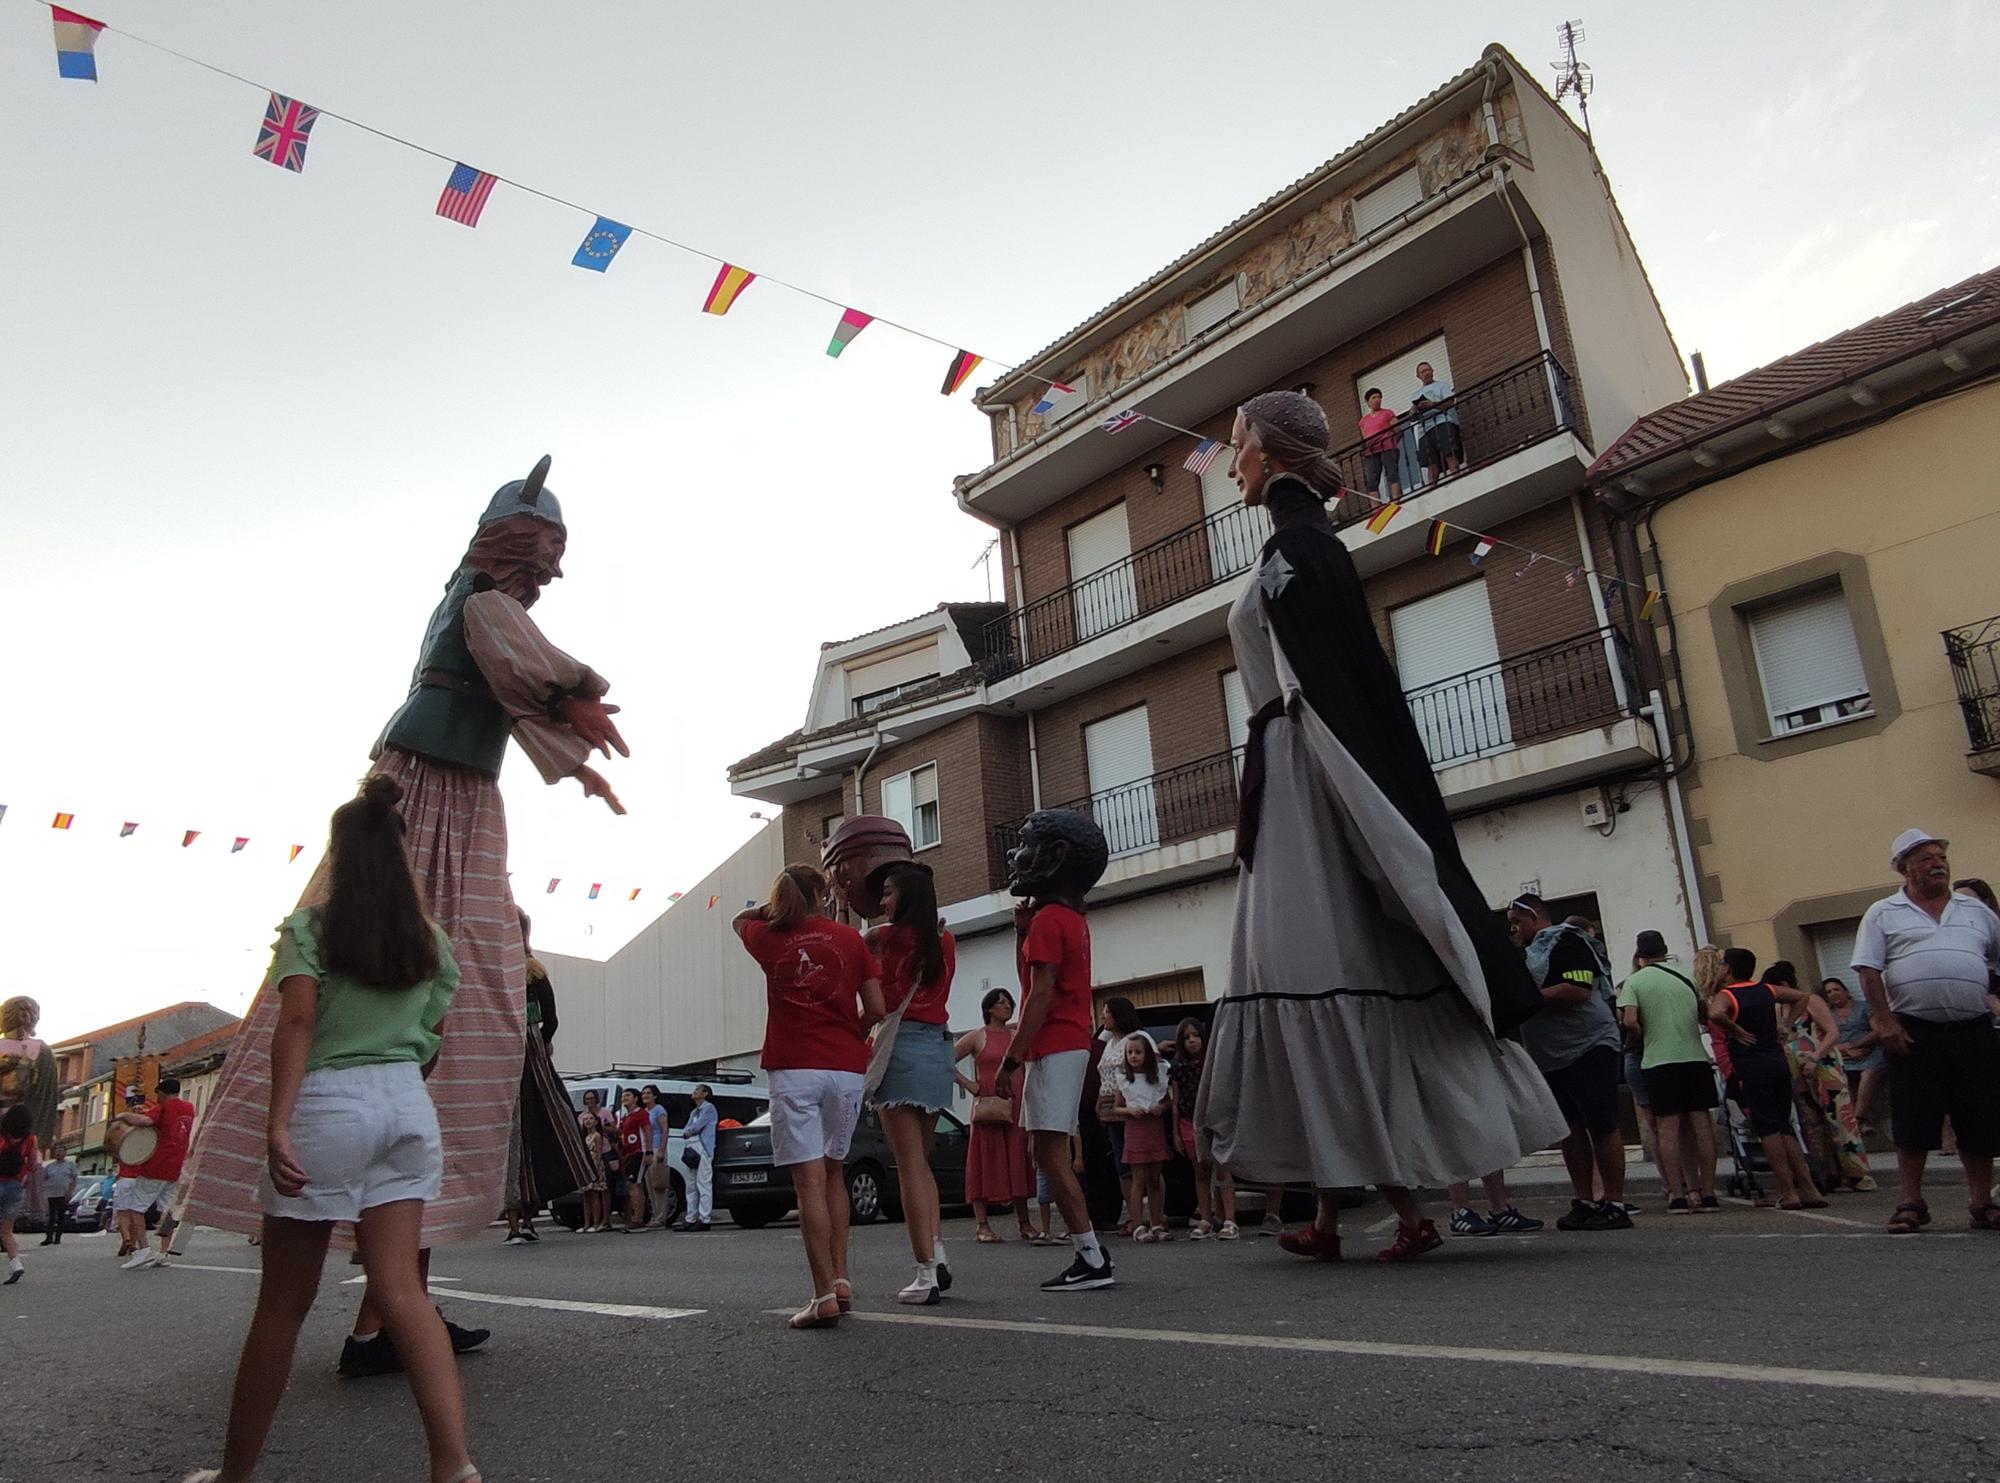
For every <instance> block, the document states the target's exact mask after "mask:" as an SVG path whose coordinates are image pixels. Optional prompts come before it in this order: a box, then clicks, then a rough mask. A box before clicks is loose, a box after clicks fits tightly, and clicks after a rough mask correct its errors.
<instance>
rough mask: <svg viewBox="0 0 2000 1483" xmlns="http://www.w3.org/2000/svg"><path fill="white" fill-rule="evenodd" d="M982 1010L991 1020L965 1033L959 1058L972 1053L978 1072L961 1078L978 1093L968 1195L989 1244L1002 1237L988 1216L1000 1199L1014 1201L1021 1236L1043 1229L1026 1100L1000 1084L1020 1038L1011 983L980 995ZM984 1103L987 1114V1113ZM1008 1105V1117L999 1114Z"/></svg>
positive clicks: (956, 1050)
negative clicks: (1035, 1212) (1000, 1089)
mask: <svg viewBox="0 0 2000 1483" xmlns="http://www.w3.org/2000/svg"><path fill="white" fill-rule="evenodd" d="M979 1012H980V1014H981V1015H982V1016H984V1018H985V1023H984V1024H982V1025H981V1026H980V1027H979V1028H978V1029H977V1030H970V1031H967V1032H966V1033H965V1034H963V1035H961V1036H959V1037H958V1044H957V1045H956V1046H954V1047H953V1052H954V1055H955V1057H956V1059H958V1060H960V1061H963V1060H965V1059H967V1058H968V1057H970V1058H971V1060H972V1063H973V1074H974V1076H975V1077H976V1078H977V1080H975V1081H967V1080H966V1079H965V1077H963V1076H960V1077H958V1084H959V1085H960V1086H961V1087H963V1088H965V1090H966V1091H967V1092H968V1093H970V1094H971V1096H972V1098H973V1103H972V1139H971V1143H970V1145H969V1146H968V1147H967V1149H966V1153H965V1198H966V1199H967V1200H969V1201H970V1202H971V1204H972V1213H973V1214H974V1215H975V1216H977V1217H978V1218H979V1229H978V1233H977V1236H976V1238H975V1239H977V1240H979V1241H981V1242H983V1243H986V1244H989V1245H990V1244H992V1243H993V1242H995V1241H998V1240H999V1239H1000V1236H999V1234H998V1233H997V1232H995V1231H994V1229H993V1227H992V1225H991V1224H990V1223H989V1221H988V1211H989V1209H990V1208H991V1207H992V1206H994V1205H1005V1204H1008V1203H1012V1205H1013V1207H1014V1216H1015V1219H1016V1220H1017V1221H1018V1222H1019V1223H1020V1227H1021V1239H1022V1240H1023V1241H1032V1240H1034V1239H1035V1237H1036V1235H1037V1234H1038V1232H1037V1231H1036V1230H1035V1228H1034V1226H1033V1225H1031V1224H1030V1223H1029V1220H1028V1202H1029V1201H1030V1200H1032V1199H1033V1198H1034V1194H1035V1165H1034V1160H1033V1158H1032V1156H1031V1155H1030V1154H1029V1152H1028V1135H1027V1134H1026V1133H1024V1132H1022V1131H1021V1106H1020V1102H1019V1100H1018V1098H1005V1097H1000V1096H997V1095H996V1093H995V1090H994V1084H995V1081H996V1080H997V1079H998V1077H999V1075H1000V1063H1001V1062H1002V1061H1004V1060H1005V1059H1006V1058H1007V1051H1008V1049H1009V1048H1010V1047H1011V1046H1012V1045H1013V1043H1014V1031H1013V1027H1012V1026H1010V1025H1009V1024H1008V1021H1009V1020H1011V1019H1012V1018H1013V1017H1014V996H1013V995H1012V994H1010V993H1008V992H1007V991H1006V990H1005V989H993V990H991V991H990V992H988V994H987V995H986V997H985V998H984V999H982V1000H980V1001H979ZM982 1105H983V1106H984V1107H985V1108H986V1114H987V1115H986V1117H985V1118H982V1116H981V1108H982ZM1003 1105H1004V1109H1005V1118H1004V1120H1002V1119H1001V1118H1000V1116H999V1114H1000V1112H1001V1110H1002V1106H1003Z"/></svg>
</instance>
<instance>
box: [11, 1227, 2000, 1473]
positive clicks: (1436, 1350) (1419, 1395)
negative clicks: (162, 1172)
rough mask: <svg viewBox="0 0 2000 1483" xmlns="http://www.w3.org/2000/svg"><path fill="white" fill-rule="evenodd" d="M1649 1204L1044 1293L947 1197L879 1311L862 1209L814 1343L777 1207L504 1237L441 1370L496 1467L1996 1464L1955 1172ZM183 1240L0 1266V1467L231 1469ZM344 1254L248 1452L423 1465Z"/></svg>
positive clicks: (239, 1257) (1975, 1281)
mask: <svg viewBox="0 0 2000 1483" xmlns="http://www.w3.org/2000/svg"><path fill="white" fill-rule="evenodd" d="M1645 1198H1646V1199H1647V1200H1648V1202H1649V1203H1650V1204H1651V1206H1653V1207H1654V1208H1653V1209H1652V1210H1649V1212H1648V1213H1647V1214H1644V1215H1642V1216H1641V1217H1640V1228H1639V1229H1637V1230H1634V1231H1631V1232H1610V1233H1603V1234H1574V1235H1565V1234H1560V1233H1556V1232H1554V1231H1550V1232H1547V1233H1544V1234H1541V1235H1536V1236H1521V1237H1498V1238H1493V1239H1487V1240H1477V1241H1474V1240H1455V1241H1451V1242H1449V1243H1448V1244H1447V1246H1446V1248H1445V1250H1443V1251H1442V1252H1439V1253H1437V1254H1435V1255H1434V1256H1431V1257H1428V1258H1425V1259H1424V1260H1423V1261H1422V1262H1420V1263H1415V1264H1411V1265H1409V1266H1403V1267H1383V1266H1378V1265H1377V1264H1376V1263H1374V1262H1373V1261H1372V1260H1368V1259H1367V1258H1368V1257H1369V1255H1370V1254H1371V1253H1372V1251H1373V1249H1374V1248H1376V1247H1377V1246H1379V1245H1381V1244H1382V1243H1383V1242H1384V1241H1386V1239H1387V1232H1386V1230H1384V1231H1376V1232H1371V1231H1370V1230H1369V1227H1370V1226H1371V1225H1373V1224H1375V1223H1376V1222H1378V1221H1380V1220H1382V1219H1383V1218H1384V1216H1385V1214H1386V1212H1385V1211H1384V1210H1383V1209H1382V1207H1381V1206H1380V1205H1379V1204H1376V1205H1373V1206H1370V1207H1367V1208H1365V1209H1362V1210H1358V1211H1352V1212H1349V1215H1348V1232H1349V1241H1348V1247H1349V1260H1348V1261H1346V1262H1344V1263H1342V1264H1340V1265H1339V1266H1324V1265H1315V1264H1310V1263H1306V1262H1303V1261H1300V1260H1298V1259H1296V1258H1293V1257H1289V1256H1287V1255H1285V1254H1284V1253H1283V1252H1281V1251H1279V1250H1278V1249H1277V1247H1276V1245H1275V1244H1274V1243H1273V1242H1272V1241H1271V1240H1269V1239H1267V1238H1246V1239H1245V1240H1243V1241H1241V1242H1238V1243H1235V1244H1234V1245H1225V1244H1221V1243H1213V1242H1206V1243H1196V1242H1189V1241H1186V1240H1184V1239H1183V1240H1177V1241H1175V1242H1174V1243H1172V1244H1171V1245H1167V1246H1134V1245H1132V1244H1131V1243H1129V1242H1116V1243H1114V1244H1115V1246H1116V1257H1117V1259H1118V1263H1119V1278H1120V1282H1119V1285H1118V1286H1117V1287H1116V1288H1115V1289H1112V1290H1110V1291H1106V1292H1097V1293H1071V1294H1061V1295H1044V1294H1042V1293H1040V1292H1038V1291H1037V1290H1036V1284H1037V1282H1038V1281H1039V1280H1040V1279H1042V1278H1043V1277H1046V1276H1048V1275H1051V1274H1052V1273H1053V1272H1055V1271H1056V1270H1058V1269H1059V1268H1060V1267H1061V1266H1062V1265H1063V1263H1064V1260H1065V1259H1066V1258H1065V1254H1064V1253H1063V1252H1061V1251H1059V1250H1057V1249H1054V1248H1049V1249H1039V1248H1031V1247H1027V1246H1024V1245H1022V1244H1020V1243H1019V1242H1018V1241H1016V1240H1013V1239H1010V1240H1008V1242H1007V1243H1006V1244H1005V1245H1002V1246H997V1247H995V1246H975V1245H974V1244H973V1243H972V1241H971V1240H970V1235H971V1225H970V1222H969V1221H965V1220H953V1221H949V1222H947V1227H946V1234H947V1244H948V1251H949V1256H950V1259H951V1263H952V1266H953V1268H954V1271H955V1274H956V1277H957V1283H956V1285H955V1287H954V1289H953V1292H952V1295H951V1297H950V1298H949V1299H948V1300H947V1301H946V1302H945V1303H944V1304H942V1305H940V1306H939V1307H936V1308H932V1309H923V1310H916V1309H899V1308H898V1307H897V1305H896V1304H895V1301H894V1294H895V1289H896V1288H897V1287H899V1286H901V1285H902V1283H903V1282H905V1281H906V1280H907V1279H908V1271H909V1260H908V1247H907V1245H906V1244H905V1239H904V1236H903V1231H902V1228H901V1227H900V1226H895V1225H882V1226H874V1227H870V1228H865V1229H862V1230H859V1231H857V1232H856V1233H855V1244H854V1270H855V1274H856V1279H857V1287H858V1289H859V1291H858V1294H857V1306H858V1309H859V1312H858V1313H857V1315H856V1317H855V1318H854V1319H853V1320H850V1321H848V1322H846V1323H843V1324H842V1325H841V1326H840V1327H839V1328H838V1329H837V1330H833V1331H830V1332H818V1333H806V1334H794V1333H791V1332H788V1331H786V1330H785V1329H784V1327H783V1325H782V1319H781V1318H780V1317H779V1316H777V1312H776V1311H774V1310H788V1309H789V1308H795V1307H796V1306H797V1305H798V1304H799V1303H800V1302H802V1301H803V1300H804V1298H805V1296H806V1289H807V1283H806V1278H805V1275H804V1257H803V1252H802V1251H801V1248H800V1245H799V1240H798V1236H797V1232H796V1230H795V1229H794V1228H792V1227H791V1226H790V1225H789V1224H782V1225H778V1226H773V1227H771V1228H769V1229H766V1230H762V1231H742V1230H736V1229H734V1228H731V1227H728V1226H726V1225H719V1226H718V1227H717V1228H716V1230H715V1231H714V1232H713V1233H711V1234H709V1235H706V1236H687V1235H666V1234H644V1235H635V1236H626V1235H601V1236H578V1235H570V1234H568V1233H565V1232H560V1231H557V1232H552V1233H550V1234H547V1235H545V1237H544V1239H543V1240H542V1242H541V1243H540V1244H539V1245H538V1246H531V1247H502V1246H500V1245H499V1244H498V1235H499V1233H498V1232H496V1233H495V1239H494V1242H493V1243H492V1244H488V1245H485V1246H479V1247H462V1248H454V1249H452V1250H449V1251H444V1252H440V1253H439V1254H438V1258H437V1265H436V1274H437V1276H438V1277H439V1278H440V1279H443V1278H450V1279H455V1280H452V1281H444V1280H440V1281H438V1282H437V1284H436V1290H437V1292H438V1293H439V1294H440V1295H441V1300H442V1301H443V1303H444V1306H445V1310H446V1312H447V1313H449V1314H450V1315H451V1316H452V1317H453V1318H455V1319H457V1320H458V1321H460V1322H463V1323H478V1324H485V1325H490V1326H491V1327H492V1328H493V1329H494V1338H493V1340H492V1342H491V1343H490V1344H489V1345H488V1346H487V1348H486V1349H485V1350H484V1351H482V1352H480V1353H477V1354H473V1355H468V1356H466V1357H465V1359H464V1360H463V1361H462V1362H461V1366H462V1373H463V1375H464V1378H465V1382H466V1387H467V1400H468V1404H469V1406H470V1410H471V1415H472V1421H473V1435H474V1446H473V1455H474V1457H475V1458H477V1459H478V1461H479V1462H480V1463H481V1465H482V1467H483V1468H484V1470H485V1476H486V1477H487V1478H489V1479H493V1480H495V1483H515V1480H529V1479H550V1480H563V1483H577V1480H581V1479H591V1480H596V1479H618V1480H626V1479H650V1478H667V1477H676V1478H677V1477H680V1476H683V1475H685V1476H688V1477H694V1478H702V1479H712V1480H718V1483H733V1480H739V1479H743V1480H748V1479H773V1480H786V1479H795V1478H796V1479H813V1480H830V1479H849V1478H852V1479H863V1478H866V1479H892V1480H900V1479H912V1480H915V1479H924V1480H933V1479H940V1478H979V1477H993V1478H1005V1479H1008V1480H1011V1483H1022V1480H1032V1479H1042V1478H1057V1477H1060V1478H1064V1479H1082V1478H1106V1477H1121V1476H1122V1477H1133V1478H1146V1479H1173V1480H1176V1483H1184V1480H1196V1479H1224V1478H1228V1479H1234V1478H1255V1479H1260V1480H1273V1479H1286V1478H1304V1477H1313V1478H1328V1477H1347V1478H1356V1479H1367V1480H1369V1483H1384V1480H1400V1479H1424V1480H1426V1483H1442V1480H1454V1479H1466V1480H1480V1483H1498V1480H1508V1479H1522V1480H1534V1483H1545V1480H1550V1479H1608V1480H1622V1479H1649V1480H1652V1479H1679V1478H1700V1479H1774V1478H1781V1477H1782V1478H1786V1479H1793V1478H1810V1479H1814V1480H1830V1479H1839V1480H1842V1483H1851V1480H1862V1479H1892V1478H1893V1479H1923V1480H1942V1479H1954V1480H1956V1479H1987V1478H1995V1477H2000V1440H1996V1438H1995V1435H1994V1434H1995V1433H1996V1432H2000V1408H1996V1402H2000V1351H1996V1350H1995V1348H1994V1347H1992V1346H1991V1345H1990V1344H1989V1342H1988V1341H1989V1338H1990V1335H1989V1333H1988V1330H1989V1329H1990V1328H1991V1327H1992V1311H1993V1305H1994V1303H1995V1300H1996V1295H2000V1287H1996V1284H1995V1282H1994V1280H1993V1279H1994V1273H1995V1268H1996V1261H1997V1260H2000V1235H1986V1234H1973V1233H1970V1232H1968V1231H1967V1230H1966V1229H1965V1226H1964V1221H1963V1217H1962V1216H1961V1215H1959V1214H1958V1211H1959V1208H1960V1204H1959V1201H1958V1200H1957V1199H1955V1198H1954V1197H1953V1195H1952V1193H1951V1191H1950V1190H1949V1189H1948V1188H1939V1189H1935V1190H1933V1191H1932V1192H1931V1199H1932V1207H1933V1209H1934V1210H1935V1211H1936V1212H1937V1215H1938V1224H1937V1225H1936V1226H1934V1227H1933V1228H1932V1229H1931V1230H1930V1231H1928V1232H1926V1233H1925V1234H1923V1235H1921V1236H1917V1237H1905V1238H1891V1237H1887V1236H1884V1235H1882V1234H1879V1233H1880V1231H1881V1225H1882V1222H1883V1220H1884V1219H1885V1218H1886V1216H1887V1214H1888V1209H1889V1205H1890V1204H1891V1203H1892V1201H1891V1197H1890V1196H1889V1195H1887V1194H1886V1193H1883V1194H1871V1195H1858V1196H1846V1197H1842V1198H1839V1199H1837V1200H1836V1202H1835V1204H1834V1206H1833V1208H1832V1209H1831V1210H1830V1211H1829V1212H1827V1213H1826V1214H1825V1215H1824V1216H1811V1215H1799V1214H1785V1213H1781V1212H1777V1211H1757V1210H1752V1209H1749V1208H1747V1207H1744V1206H1740V1205H1730V1206H1728V1207H1727V1208H1726V1209H1725V1212H1724V1213H1723V1214H1721V1215H1719V1216H1712V1217H1699V1216H1692V1217H1671V1218H1670V1217H1668V1216H1666V1215H1665V1214H1663V1213H1659V1212H1658V1210H1657V1206H1658V1204H1659V1201H1658V1198H1657V1197H1654V1196H1648V1197H1645ZM1524 1204H1525V1205H1527V1207H1528V1208H1529V1210H1530V1213H1532V1214H1537V1215H1542V1216H1544V1217H1548V1218H1551V1219H1552V1218H1553V1217H1554V1216H1555V1215H1556V1214H1557V1213H1558V1212H1559V1209H1560V1204H1559V1202H1558V1201H1557V1200H1556V1199H1554V1198H1552V1197H1547V1196H1539V1197H1531V1198H1529V1199H1528V1200H1526V1201H1524ZM1003 1229H1004V1227H1003ZM185 1249H186V1253H187V1254H186V1256H185V1257H184V1259H183V1260H182V1261H180V1262H179V1263H177V1264H175V1265H174V1266H171V1267H169V1268H167V1269H164V1270H159V1271H149V1272H134V1273H127V1272H122V1271H120V1270H118V1267H117V1263H116V1261H115V1259H114V1257H113V1254H112V1253H113V1247H112V1246H111V1245H110V1244H109V1238H94V1239H85V1238H79V1237H75V1236H71V1237H68V1238H66V1239H65V1242H64V1244H63V1245H62V1246H61V1247H59V1248H46V1249H44V1248H38V1247H35V1246H34V1245H32V1244H30V1245H29V1246H28V1247H27V1256H28V1259H29V1264H30V1268H29V1275H28V1277H27V1278H26V1280H24V1281H23V1282H21V1283H19V1284H17V1285H15V1286H12V1287H7V1288H0V1320H4V1321H5V1325H6V1326H5V1329H4V1330H0V1332H3V1333H4V1335H5V1338H4V1342H3V1343H0V1356H3V1357H4V1365H5V1370H4V1373H5V1376H6V1381H5V1385H4V1392H0V1394H4V1397H5V1401H4V1404H5V1407H6V1409H7V1411H8V1412H9V1416H10V1419H9V1421H8V1423H7V1425H6V1426H5V1427H4V1428H0V1480H6V1483H13V1480H17V1479H18V1480H23V1483H25V1480H30V1479H36V1480H39V1479H73V1478H97V1477H120V1478H128V1479H169V1480H171V1479H178V1478H180V1477H181V1476H182V1474H183V1472H184V1471H186V1470H187V1469H189V1468H192V1467H196V1466H203V1465H210V1464H212V1463H213V1462H214V1460H215V1459H216V1458H217V1456H218V1455H219V1453H220V1443H221V1436H222V1427H223V1421H224V1413H225V1409H226V1402H227V1393H228V1387H229V1383H230V1377H231V1374H232V1371H233V1368H234V1364H235V1357H236V1349H237V1346H238V1344H239V1343H240V1342H241V1338H242V1333H243V1329H244V1327H245V1325H246V1323H247V1322H248V1319H249V1315H250V1311H251V1307H252V1305H253V1303H254V1299H255V1291H256V1276H255V1268H256V1264H257V1253H256V1250H255V1248H253V1247H250V1246H248V1245H246V1244H245V1243H243V1242H242V1241H240V1240H237V1239H236V1238H234V1237H228V1236H223V1235H221V1234H218V1233H215V1232H210V1231H196V1232H192V1233H190V1234H189V1235H188V1236H187V1238H186V1243H185ZM1356 1258H1359V1259H1356ZM354 1270H356V1269H350V1268H348V1267H345V1266H332V1265H330V1266H329V1269H328V1272H327V1275H326V1279H325V1291H324V1293H323V1295H322V1299H321V1302H320V1304H319V1306H318V1308H317V1309H316V1310H315V1311H314V1314H313V1316H312V1318H311V1320H310V1321H309V1322H308V1325H307V1328H306V1332H305V1334H304V1336H303V1338H302V1340H301V1344H300V1351H299V1364H298V1367H297V1369H296V1371H295V1373H294V1377H293V1382H292V1388H291V1391H290V1393H289V1395H288V1396H287V1399H286V1403H285V1406H284V1408H283V1409H282V1410H281V1411H280V1413H279V1416H278V1421H277V1425H276V1427H275V1429H274V1431H273V1435H272V1443H271V1448H270V1451H269V1452H268V1453H267V1456H266V1462H265V1466H264V1469H263V1471H262V1476H264V1477H267V1478H271V1479H282V1480H286V1483H321V1480H345V1479H361V1478H384V1479H393V1478H410V1479H420V1478H421V1477H422V1476H423V1470H422V1462H421V1458H422V1443H421V1433H420V1431H419V1428H418V1424H417V1419H416V1415H415V1412H414V1409H413V1407H412V1406H411V1404H410V1401H409V1396H408V1392H407V1390H406V1388H405V1387H404V1385H403V1382H402V1381H401V1380H400V1379H399V1378H396V1377H389V1378H382V1379H374V1380H365V1381H345V1380H338V1379H336V1378H335V1376H334V1374H333V1361H334V1358H335V1355H336V1353H337V1351H338V1347H339V1341H340V1337H341V1335H342V1334H343V1332H344V1331H345V1328H346V1325H347V1322H348V1320H349V1317H350V1315H351V1311H352V1304H353V1301H354V1297H355V1289H354V1288H353V1287H351V1286H346V1287H343V1286H342V1285H341V1284H342V1283H343V1282H345V1281H346V1280H347V1279H349V1278H350V1277H352V1276H353V1275H354ZM686 1310H696V1311H692V1312H689V1311H686Z"/></svg>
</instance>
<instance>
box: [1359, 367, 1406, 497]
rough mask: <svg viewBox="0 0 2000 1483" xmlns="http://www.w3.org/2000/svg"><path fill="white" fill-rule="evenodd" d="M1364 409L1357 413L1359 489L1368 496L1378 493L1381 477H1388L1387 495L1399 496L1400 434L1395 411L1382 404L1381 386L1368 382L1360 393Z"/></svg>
mask: <svg viewBox="0 0 2000 1483" xmlns="http://www.w3.org/2000/svg"><path fill="white" fill-rule="evenodd" d="M1362 400H1363V401H1365V402H1367V403H1368V410H1367V411H1366V412H1364V413H1362V415H1361V477H1362V480H1363V491H1364V492H1365V493H1366V494H1367V495H1368V497H1369V498H1371V499H1380V498H1381V497H1382V480H1383V477H1384V476H1385V475H1386V476H1387V477H1388V480H1389V498H1390V499H1392V500H1397V499H1401V498H1402V497H1403V468H1402V456H1401V454H1400V452H1399V451H1398V450H1399V449H1400V448H1401V447H1402V442H1403V440H1402V436H1401V434H1399V433H1398V432H1397V431H1396V414H1395V413H1394V412H1391V411H1390V410H1389V409H1388V408H1387V407H1384V406H1383V405H1382V388H1381V387H1379V386H1371V387H1369V388H1368V390H1367V391H1365V392H1364V393H1362Z"/></svg>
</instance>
